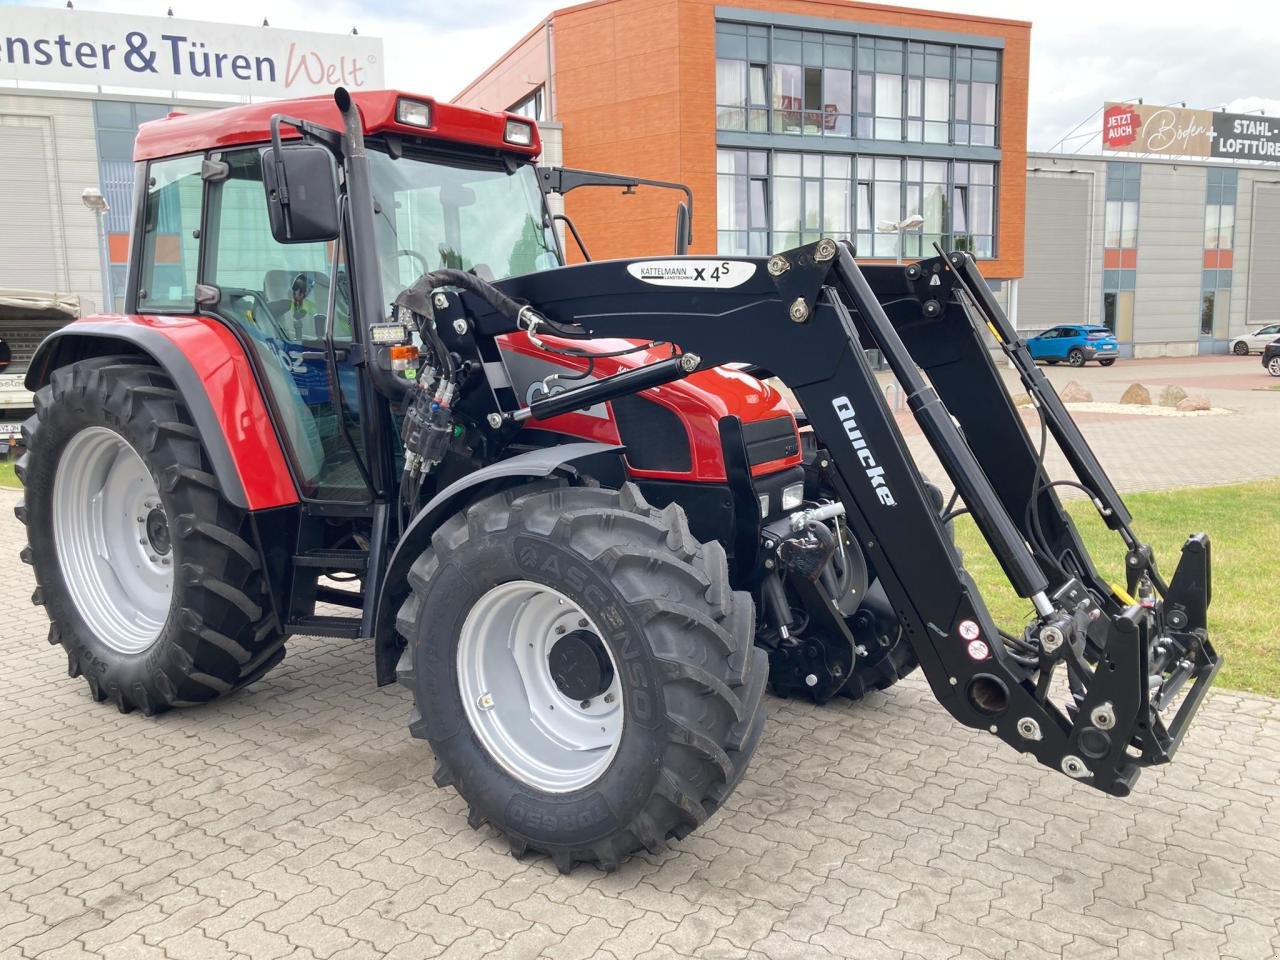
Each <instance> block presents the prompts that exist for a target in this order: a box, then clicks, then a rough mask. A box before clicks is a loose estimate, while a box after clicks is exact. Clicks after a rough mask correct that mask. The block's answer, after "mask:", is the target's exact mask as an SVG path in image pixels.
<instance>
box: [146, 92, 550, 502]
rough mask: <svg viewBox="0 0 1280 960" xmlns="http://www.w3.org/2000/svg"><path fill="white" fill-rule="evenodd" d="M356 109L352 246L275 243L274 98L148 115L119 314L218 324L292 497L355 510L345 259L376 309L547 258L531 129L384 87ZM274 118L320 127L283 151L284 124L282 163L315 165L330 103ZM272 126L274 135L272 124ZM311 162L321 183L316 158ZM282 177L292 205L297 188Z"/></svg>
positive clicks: (363, 476)
mask: <svg viewBox="0 0 1280 960" xmlns="http://www.w3.org/2000/svg"><path fill="white" fill-rule="evenodd" d="M356 102H357V107H358V109H359V110H360V111H361V113H362V114H363V116H364V121H365V129H366V131H367V132H368V134H369V136H368V139H367V140H366V144H367V149H368V168H369V179H370V182H371V186H372V191H373V200H374V212H375V217H374V221H373V230H372V236H373V238H374V241H375V242H374V244H373V247H372V249H370V248H369V247H368V246H361V247H360V248H359V250H358V253H357V254H356V255H354V256H353V254H352V252H351V251H352V247H351V243H350V232H349V230H348V229H346V227H345V225H343V224H340V223H339V224H330V225H326V229H325V230H324V231H322V236H320V237H318V238H316V239H312V240H307V239H300V238H298V237H290V238H287V240H288V242H282V240H281V239H277V238H276V237H275V236H273V233H272V214H273V211H272V209H271V207H272V204H271V202H270V199H269V198H270V195H271V194H270V191H271V189H272V187H273V185H274V184H275V182H276V181H275V177H276V176H278V175H283V174H281V173H279V172H278V171H277V170H276V169H275V166H274V163H275V159H274V158H275V155H274V154H273V151H272V148H271V147H268V146H265V144H266V143H267V142H268V140H269V137H268V131H269V130H270V129H272V127H273V122H272V121H273V118H279V117H280V111H279V107H278V106H275V105H271V104H266V105H254V106H246V107H237V108H231V109H229V110H225V111H219V112H218V113H216V114H203V115H188V116H183V115H175V114H171V115H170V116H169V117H167V118H164V119H161V120H157V121H153V122H152V123H149V124H146V125H145V126H144V127H143V129H142V130H141V131H140V133H139V136H138V141H137V145H136V150H135V156H136V159H137V160H138V162H139V176H140V178H141V179H140V181H139V195H140V201H141V202H140V205H139V210H138V223H139V229H138V230H137V231H135V243H136V244H137V246H138V250H137V254H138V255H137V256H136V257H135V259H134V265H133V274H132V276H131V282H130V293H129V298H130V300H131V303H129V304H128V305H127V307H126V310H127V311H128V312H135V311H136V312H138V313H141V314H147V315H153V316H161V315H190V314H193V313H207V314H213V315H214V316H216V317H217V318H219V319H220V320H222V321H223V322H224V323H225V324H227V326H228V327H229V329H231V330H232V331H233V332H234V333H235V334H236V336H237V338H238V339H239V340H240V341H241V343H242V344H243V345H244V346H245V347H246V348H247V349H248V351H249V352H250V353H251V354H252V356H253V359H254V361H255V363H254V366H255V368H256V370H257V373H258V375H259V378H260V379H261V380H262V381H263V384H264V386H265V387H266V390H265V393H266V394H267V399H268V402H269V403H270V405H271V407H272V408H273V412H274V418H275V420H276V422H277V423H278V424H279V426H280V429H281V430H282V432H283V433H284V434H285V437H286V440H287V443H286V444H285V446H286V450H287V452H288V454H289V456H290V460H291V466H292V469H293V472H294V475H295V478H296V480H297V485H298V489H299V491H300V492H301V493H302V495H303V496H304V497H306V498H309V499H315V500H319V501H339V502H365V501H368V500H370V498H371V496H372V487H374V486H376V484H374V483H373V477H372V476H371V475H370V473H371V471H370V469H369V466H368V456H369V452H370V451H369V450H368V449H367V448H368V446H369V444H368V443H367V441H366V437H365V436H364V430H363V423H364V421H365V419H366V418H367V415H368V413H367V411H368V410H369V406H370V404H371V403H375V402H376V400H375V399H374V398H373V397H370V396H366V395H365V391H364V390H362V387H361V384H360V382H359V378H358V376H357V365H358V360H359V355H360V351H359V344H358V339H359V338H358V337H356V329H355V326H354V323H353V300H352V277H353V272H354V271H353V261H356V260H358V261H359V268H360V269H363V270H366V271H368V272H367V273H366V274H365V275H366V276H367V277H369V278H370V280H375V279H376V282H377V285H378V286H379V288H380V290H381V294H380V299H381V300H382V301H383V302H384V303H389V302H390V301H391V300H392V299H394V298H395V297H396V296H397V295H398V294H399V293H400V292H401V291H402V290H403V289H404V288H405V287H406V286H407V285H408V284H410V283H412V282H413V281H414V280H416V279H417V278H418V277H419V276H421V275H422V274H423V273H426V272H428V271H430V270H434V269H439V268H441V267H450V268H455V269H461V270H470V271H474V272H475V273H476V274H477V275H478V276H482V277H485V278H486V279H489V280H500V279H503V278H506V277H510V276H513V275H516V274H523V273H530V272H533V271H537V270H544V269H548V268H550V267H555V266H559V265H560V264H561V262H562V257H561V254H560V250H559V247H558V244H557V239H556V235H555V231H554V230H553V229H552V221H551V218H550V216H549V214H548V212H547V207H546V203H545V199H544V196H543V191H542V183H541V179H540V177H539V175H538V172H537V169H536V168H535V167H534V166H533V159H534V157H535V156H536V155H537V153H538V151H539V149H540V143H539V140H538V135H537V131H536V128H535V127H534V126H533V125H531V124H529V123H528V122H526V121H523V120H515V119H512V118H505V117H503V116H501V115H477V114H475V113H474V112H472V111H459V110H457V109H456V108H453V107H450V106H449V105H447V104H437V103H435V102H434V101H430V100H423V99H408V98H405V97H402V96H400V95H397V94H394V93H376V94H367V95H359V96H357V98H356ZM288 111H289V114H288V116H289V117H290V118H292V119H294V120H296V121H298V123H299V126H300V127H305V128H307V129H313V130H315V131H316V132H317V135H318V136H317V139H315V140H313V141H312V142H313V146H312V147H310V148H307V147H301V148H298V147H294V146H293V145H292V144H291V143H290V141H291V140H292V139H295V138H296V137H297V135H298V132H299V131H298V128H297V127H293V128H290V125H288V123H287V122H285V123H284V124H283V127H284V134H283V137H284V140H285V143H286V146H285V147H284V157H285V159H286V161H292V160H293V159H294V158H295V157H296V156H297V155H298V153H299V152H303V151H308V150H310V152H311V155H312V162H313V164H314V162H315V161H314V154H315V152H316V151H318V152H320V153H321V154H325V153H329V152H330V151H329V149H328V148H327V147H326V146H324V145H323V144H324V143H325V141H326V140H328V141H329V142H330V143H332V136H333V135H331V136H329V137H325V134H324V132H323V131H326V130H328V131H332V130H333V128H334V127H340V126H341V122H340V117H339V116H338V111H337V109H336V108H335V106H334V102H333V100H332V98H315V99H310V100H301V101H296V102H291V103H289V104H288ZM459 118H461V119H459ZM477 119H479V120H480V121H484V122H480V123H478V122H477ZM274 126H275V129H276V137H277V143H279V141H280V138H281V133H280V127H281V126H282V124H281V123H280V122H279V119H277V122H276V123H275V124H274ZM175 154H176V155H175ZM311 170H312V171H313V172H318V174H319V182H320V183H321V184H322V185H323V188H327V189H328V190H329V191H330V192H332V191H333V190H334V189H336V187H335V185H334V184H335V179H334V178H335V176H336V173H337V164H336V163H335V161H334V158H333V157H332V156H322V157H321V158H320V163H319V164H318V166H315V165H313V167H312V168H311ZM295 176H296V174H295ZM326 181H327V183H326ZM295 186H296V188H297V189H298V191H299V192H298V194H297V195H298V197H299V199H301V198H304V197H305V196H306V194H305V192H304V191H305V190H306V187H307V185H305V184H301V183H299V184H297V185H295ZM321 188H322V187H317V188H315V189H321ZM301 206H302V204H301V203H298V204H296V207H299V208H300V207H301ZM334 208H335V209H336V204H335V206H334ZM311 226H313V227H314V225H311ZM335 228H336V229H335ZM366 282H368V281H366Z"/></svg>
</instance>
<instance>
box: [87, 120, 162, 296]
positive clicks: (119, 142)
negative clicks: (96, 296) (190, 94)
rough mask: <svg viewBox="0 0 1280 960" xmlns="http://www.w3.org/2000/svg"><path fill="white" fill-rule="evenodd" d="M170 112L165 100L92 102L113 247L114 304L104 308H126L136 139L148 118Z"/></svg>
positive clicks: (107, 227) (106, 225)
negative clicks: (163, 101) (161, 101)
mask: <svg viewBox="0 0 1280 960" xmlns="http://www.w3.org/2000/svg"><path fill="white" fill-rule="evenodd" d="M168 112H169V106H168V105H167V104H162V103H126V102H123V101H120V100H95V101H94V104H93V125H94V138H95V140H96V143H97V148H98V183H99V185H100V186H99V189H101V190H102V195H103V197H105V198H106V201H107V213H106V215H105V216H104V217H103V227H104V229H105V230H106V232H107V248H108V250H109V251H110V258H111V263H110V267H109V269H110V271H111V289H112V290H113V291H114V292H115V301H116V302H115V304H114V305H111V304H108V305H106V307H105V309H107V310H111V309H115V310H123V309H124V291H125V282H124V276H125V272H126V266H127V264H126V260H127V258H128V249H129V242H128V241H129V229H130V227H131V226H132V224H133V183H134V165H133V141H134V139H135V138H136V137H137V136H138V127H139V126H140V125H141V124H143V123H146V122H147V121H148V120H158V119H160V118H161V117H163V116H164V115H165V114H167V113H168Z"/></svg>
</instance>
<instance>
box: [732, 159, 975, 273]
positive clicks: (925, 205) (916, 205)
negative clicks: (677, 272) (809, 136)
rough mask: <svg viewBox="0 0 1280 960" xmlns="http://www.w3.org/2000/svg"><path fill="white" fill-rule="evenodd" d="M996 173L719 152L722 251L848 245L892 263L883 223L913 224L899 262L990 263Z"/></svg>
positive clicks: (953, 165) (970, 167)
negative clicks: (965, 255) (967, 255)
mask: <svg viewBox="0 0 1280 960" xmlns="http://www.w3.org/2000/svg"><path fill="white" fill-rule="evenodd" d="M996 166H997V165H996V164H994V163H974V162H969V161H959V160H926V159H920V158H912V157H880V156H876V157H869V156H853V155H850V154H832V153H801V152H795V151H784V150H747V149H733V148H729V147H721V148H720V149H719V150H718V151H717V152H716V171H717V189H716V199H717V211H716V224H717V228H718V230H719V251H720V252H721V253H724V254H734V255H739V256H744V255H745V256H764V255H766V254H768V253H769V252H771V251H773V250H786V249H788V248H790V247H794V246H799V245H800V244H804V243H810V242H812V241H814V240H817V239H818V238H819V237H824V236H826V237H833V238H835V239H837V240H846V239H854V240H855V243H856V247H857V250H858V253H859V255H861V256H872V257H877V258H893V257H895V256H897V255H898V252H899V251H898V234H897V232H896V231H893V232H886V233H881V232H877V230H876V228H877V226H878V225H880V224H884V223H886V222H892V223H898V222H900V221H902V220H904V219H906V218H907V217H910V216H914V215H919V216H921V217H923V218H924V225H923V226H921V227H918V228H916V229H914V230H908V231H906V232H904V234H903V236H902V251H901V252H902V256H904V257H924V256H930V255H931V254H932V252H933V244H934V243H935V242H939V243H941V244H942V245H943V247H944V248H946V249H955V250H971V251H973V253H974V255H975V256H977V257H991V256H992V255H993V254H994V249H995V201H996V193H995V191H996Z"/></svg>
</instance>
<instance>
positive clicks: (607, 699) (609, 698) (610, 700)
mask: <svg viewBox="0 0 1280 960" xmlns="http://www.w3.org/2000/svg"><path fill="white" fill-rule="evenodd" d="M604 702H605V703H613V694H612V693H606V694H605V695H604Z"/></svg>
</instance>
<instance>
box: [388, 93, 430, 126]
mask: <svg viewBox="0 0 1280 960" xmlns="http://www.w3.org/2000/svg"><path fill="white" fill-rule="evenodd" d="M396 122H397V123H403V124H405V125H407V126H410V127H429V126H431V104H429V103H423V102H422V101H421V100H405V99H404V98H403V97H402V98H401V99H399V100H397V101H396Z"/></svg>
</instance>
